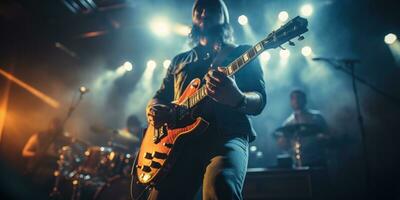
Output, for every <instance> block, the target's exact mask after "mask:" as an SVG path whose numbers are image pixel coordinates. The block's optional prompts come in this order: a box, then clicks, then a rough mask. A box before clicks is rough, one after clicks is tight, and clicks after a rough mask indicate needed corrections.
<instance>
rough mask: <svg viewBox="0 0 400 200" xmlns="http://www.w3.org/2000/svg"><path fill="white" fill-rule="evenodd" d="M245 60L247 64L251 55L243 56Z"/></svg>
mask: <svg viewBox="0 0 400 200" xmlns="http://www.w3.org/2000/svg"><path fill="white" fill-rule="evenodd" d="M243 60H244V62H247V61H248V60H249V55H248V54H247V53H245V54H243Z"/></svg>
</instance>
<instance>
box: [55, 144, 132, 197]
mask: <svg viewBox="0 0 400 200" xmlns="http://www.w3.org/2000/svg"><path fill="white" fill-rule="evenodd" d="M107 144H108V145H106V146H90V145H88V144H87V143H85V142H82V141H77V140H75V141H73V142H72V143H71V144H70V145H68V146H64V147H62V148H61V149H60V150H59V158H58V161H57V164H58V167H57V169H56V170H55V171H54V176H55V182H54V186H53V189H52V192H51V193H50V197H51V199H66V200H67V199H70V200H79V199H111V198H112V199H114V200H125V199H130V190H129V188H130V187H129V185H130V180H131V177H130V176H131V175H130V172H131V167H132V164H133V162H134V158H135V157H136V155H134V154H135V152H134V153H127V152H129V150H128V149H126V148H123V147H124V146H123V145H121V144H119V143H117V142H115V141H114V137H111V139H110V140H109V141H108V143H107Z"/></svg>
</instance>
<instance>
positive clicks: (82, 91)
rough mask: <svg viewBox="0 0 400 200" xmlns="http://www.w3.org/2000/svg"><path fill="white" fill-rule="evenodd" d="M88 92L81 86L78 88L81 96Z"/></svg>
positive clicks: (87, 89)
mask: <svg viewBox="0 0 400 200" xmlns="http://www.w3.org/2000/svg"><path fill="white" fill-rule="evenodd" d="M89 91H90V90H89V88H86V87H85V86H81V87H80V88H79V92H80V93H81V95H83V94H86V93H88V92H89Z"/></svg>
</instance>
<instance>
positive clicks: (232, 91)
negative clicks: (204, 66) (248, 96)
mask: <svg viewBox="0 0 400 200" xmlns="http://www.w3.org/2000/svg"><path fill="white" fill-rule="evenodd" d="M224 69H225V68H222V67H218V70H210V71H209V72H208V73H207V74H206V76H205V80H206V87H207V94H208V96H210V97H211V98H212V99H213V100H215V101H216V102H218V103H221V104H225V105H228V106H232V107H236V106H237V105H238V104H239V103H240V102H241V101H242V100H243V98H244V94H243V93H242V91H240V89H239V88H238V86H237V85H236V81H235V79H233V78H231V77H229V76H227V75H226V74H225V72H224Z"/></svg>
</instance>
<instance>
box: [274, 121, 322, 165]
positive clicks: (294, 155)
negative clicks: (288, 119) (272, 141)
mask: <svg viewBox="0 0 400 200" xmlns="http://www.w3.org/2000/svg"><path fill="white" fill-rule="evenodd" d="M322 132H323V130H322V129H321V127H320V126H317V125H315V124H305V123H301V124H290V125H286V126H282V127H280V128H278V129H276V130H275V133H274V135H275V137H282V138H285V139H286V140H287V141H289V142H290V145H289V146H290V152H291V153H290V154H291V155H290V157H291V158H290V161H289V162H287V163H292V164H293V167H295V168H302V167H305V166H304V164H303V159H302V158H303V156H302V143H303V142H302V141H303V139H305V138H309V137H316V136H317V135H318V134H320V133H322ZM278 162H279V161H278ZM284 165H286V164H284ZM289 165H291V164H289Z"/></svg>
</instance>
